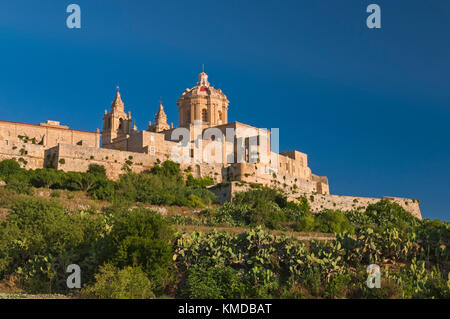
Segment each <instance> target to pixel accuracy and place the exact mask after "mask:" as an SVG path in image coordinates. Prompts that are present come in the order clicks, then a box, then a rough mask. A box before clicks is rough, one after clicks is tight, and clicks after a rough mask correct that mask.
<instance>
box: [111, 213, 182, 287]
mask: <svg viewBox="0 0 450 319" xmlns="http://www.w3.org/2000/svg"><path fill="white" fill-rule="evenodd" d="M173 235H174V231H173V229H172V227H171V225H170V223H169V221H168V220H167V219H165V218H164V217H162V216H161V215H160V214H158V213H156V212H154V211H150V210H147V209H142V208H137V209H133V210H132V211H127V210H125V211H122V212H120V213H118V214H116V216H115V220H114V224H113V228H112V230H111V233H110V235H109V238H110V240H111V244H112V247H111V251H110V253H109V255H110V256H111V258H110V261H111V262H112V263H113V264H114V265H115V266H117V267H119V268H123V267H127V266H131V267H141V268H142V270H143V271H144V272H145V273H146V274H147V275H148V276H149V278H150V280H151V281H152V282H154V283H155V285H156V286H155V288H156V289H158V291H160V290H161V289H162V288H163V287H164V286H165V284H166V280H167V278H168V277H169V274H170V271H169V267H170V266H171V264H172V248H171V241H172V239H173Z"/></svg>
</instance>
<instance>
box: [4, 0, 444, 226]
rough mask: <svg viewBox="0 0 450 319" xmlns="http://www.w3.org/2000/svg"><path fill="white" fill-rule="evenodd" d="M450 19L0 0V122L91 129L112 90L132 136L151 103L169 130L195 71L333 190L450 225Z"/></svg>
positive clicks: (341, 5) (333, 7) (409, 2)
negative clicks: (386, 200)
mask: <svg viewBox="0 0 450 319" xmlns="http://www.w3.org/2000/svg"><path fill="white" fill-rule="evenodd" d="M70 3H76V4H79V5H80V7H81V10H82V28H81V29H80V30H73V29H72V30H70V29H68V28H67V27H66V24H65V21H66V18H67V15H68V14H67V13H66V12H65V11H66V7H67V6H68V5H69V4H70ZM371 3H377V4H378V5H380V7H381V11H382V15H381V19H382V28H381V29H378V30H370V29H368V28H367V27H366V25H365V19H366V17H367V16H368V14H367V13H366V7H367V5H369V4H371ZM449 17H450V2H448V1H423V0H421V1H419V0H397V1H385V0H372V1H336V0H320V1H311V0H308V1H300V0H296V1H262V0H259V1H250V0H249V1H235V0H227V1H225V0H222V1H209V2H205V1H196V0H191V1H136V0H135V1H132V0H130V1H113V0H108V1H104V0H96V1H90V0H89V1H88V0H72V1H62V0H55V1H31V0H29V1H24V0H14V1H13V0H4V1H2V2H1V3H0V111H1V113H0V114H1V115H0V118H1V119H2V120H11V121H22V122H31V123H40V122H42V121H45V120H47V119H51V120H59V121H61V122H62V123H63V124H67V125H69V126H70V127H72V128H77V129H86V130H95V129H96V128H101V118H102V116H103V112H104V110H105V108H109V106H110V104H111V101H112V99H113V97H114V91H115V87H116V85H117V84H118V85H120V87H121V93H122V97H123V99H124V102H125V104H126V107H127V109H128V110H130V111H131V112H132V116H133V117H134V118H135V119H136V121H137V122H136V124H137V125H138V128H139V129H144V128H146V126H147V122H148V121H149V120H151V121H153V117H154V114H155V112H156V111H157V107H158V103H159V98H160V97H162V99H163V103H164V106H165V110H166V113H167V115H168V117H169V121H173V122H174V124H175V125H176V124H177V120H178V115H177V108H176V100H177V98H178V97H179V95H180V94H181V93H182V92H183V91H184V89H185V88H187V87H192V86H193V85H194V84H195V82H196V79H197V75H198V73H199V72H200V71H201V65H202V64H205V68H206V72H207V73H208V75H209V79H210V82H211V83H212V84H213V85H214V86H215V87H217V88H221V89H222V90H223V91H224V93H225V94H227V96H228V98H229V100H230V101H231V104H230V108H229V120H238V121H240V122H243V123H248V124H251V125H255V126H259V127H267V128H271V127H279V128H280V149H281V151H287V150H291V149H297V150H300V151H303V152H305V153H307V154H308V155H309V163H310V166H311V168H312V170H313V172H315V173H316V174H318V175H326V176H328V178H329V181H330V185H331V192H332V193H334V194H344V195H360V196H383V195H387V196H400V197H411V198H417V199H419V200H420V201H421V209H422V214H423V216H424V217H427V218H440V219H444V220H450V218H449V217H450V212H449V207H450V196H449V195H450V194H449V190H450V168H449V163H450V141H449V136H450V134H449V120H450V80H449V74H450V42H449V34H450V19H449Z"/></svg>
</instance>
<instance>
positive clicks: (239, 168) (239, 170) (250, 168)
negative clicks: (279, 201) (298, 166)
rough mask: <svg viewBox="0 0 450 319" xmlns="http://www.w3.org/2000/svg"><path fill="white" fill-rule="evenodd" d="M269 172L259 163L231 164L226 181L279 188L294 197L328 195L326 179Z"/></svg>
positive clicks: (283, 172) (282, 172)
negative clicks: (315, 194) (305, 194)
mask: <svg viewBox="0 0 450 319" xmlns="http://www.w3.org/2000/svg"><path fill="white" fill-rule="evenodd" d="M269 171H271V170H270V169H269V167H267V166H265V165H262V164H259V163H239V164H233V165H231V166H229V168H228V179H230V180H238V181H245V182H247V183H257V184H262V185H265V186H269V187H276V188H281V189H282V190H283V191H284V192H286V193H289V194H293V195H294V196H296V197H298V196H300V195H301V194H303V193H321V194H329V193H330V188H329V185H328V180H327V178H326V177H320V176H316V175H311V179H312V180H310V179H304V178H300V177H297V176H294V175H291V174H287V173H286V172H285V171H278V172H276V173H272V174H270V173H269Z"/></svg>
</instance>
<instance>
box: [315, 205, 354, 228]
mask: <svg viewBox="0 0 450 319" xmlns="http://www.w3.org/2000/svg"><path fill="white" fill-rule="evenodd" d="M314 230H315V231H317V232H323V233H342V232H348V233H350V234H353V233H355V229H354V227H353V225H352V224H351V223H350V221H349V220H348V219H347V217H346V215H345V214H344V213H342V212H340V211H332V210H329V211H325V212H323V213H321V214H319V215H318V216H317V217H316V221H315V225H314Z"/></svg>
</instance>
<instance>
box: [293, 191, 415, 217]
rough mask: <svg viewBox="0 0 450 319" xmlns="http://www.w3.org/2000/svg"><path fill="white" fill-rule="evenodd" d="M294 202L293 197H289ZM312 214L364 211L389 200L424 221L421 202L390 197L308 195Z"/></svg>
mask: <svg viewBox="0 0 450 319" xmlns="http://www.w3.org/2000/svg"><path fill="white" fill-rule="evenodd" d="M288 198H289V199H291V200H294V199H295V198H293V197H288ZM306 198H307V199H308V202H309V205H310V207H311V212H313V213H319V212H321V211H323V210H324V209H334V210H342V211H353V210H358V211H364V210H365V209H366V208H367V206H368V205H370V204H375V203H377V202H379V201H380V200H381V199H388V200H390V201H392V202H394V203H397V204H399V205H400V206H402V207H403V208H404V209H405V210H406V211H408V212H410V213H411V214H412V215H413V216H416V217H417V218H420V219H422V215H421V213H420V207H419V201H418V200H415V199H410V198H401V197H389V196H383V197H381V198H374V197H358V196H343V195H322V194H306Z"/></svg>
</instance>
